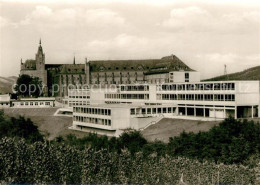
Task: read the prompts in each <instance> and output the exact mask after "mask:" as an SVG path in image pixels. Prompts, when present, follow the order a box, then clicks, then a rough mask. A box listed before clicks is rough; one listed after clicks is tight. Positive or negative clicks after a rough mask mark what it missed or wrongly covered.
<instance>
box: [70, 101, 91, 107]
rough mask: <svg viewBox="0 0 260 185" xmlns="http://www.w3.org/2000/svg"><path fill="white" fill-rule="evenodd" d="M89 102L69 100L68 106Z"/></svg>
mask: <svg viewBox="0 0 260 185" xmlns="http://www.w3.org/2000/svg"><path fill="white" fill-rule="evenodd" d="M88 104H89V102H86V101H70V102H69V107H73V106H75V105H88Z"/></svg>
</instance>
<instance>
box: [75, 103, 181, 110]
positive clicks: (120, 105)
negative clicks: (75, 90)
mask: <svg viewBox="0 0 260 185" xmlns="http://www.w3.org/2000/svg"><path fill="white" fill-rule="evenodd" d="M175 106H177V104H163V105H141V104H92V105H76V106H74V107H83V108H104V109H106V108H107V109H109V108H127V109H130V108H157V107H159V108H160V107H175Z"/></svg>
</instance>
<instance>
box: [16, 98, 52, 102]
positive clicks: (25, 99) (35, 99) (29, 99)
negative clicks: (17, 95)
mask: <svg viewBox="0 0 260 185" xmlns="http://www.w3.org/2000/svg"><path fill="white" fill-rule="evenodd" d="M14 101H15V102H17V101H55V98H52V97H40V98H21V99H20V100H14Z"/></svg>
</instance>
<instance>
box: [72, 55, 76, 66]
mask: <svg viewBox="0 0 260 185" xmlns="http://www.w3.org/2000/svg"><path fill="white" fill-rule="evenodd" d="M73 64H74V65H75V64H76V62H75V55H74V59H73Z"/></svg>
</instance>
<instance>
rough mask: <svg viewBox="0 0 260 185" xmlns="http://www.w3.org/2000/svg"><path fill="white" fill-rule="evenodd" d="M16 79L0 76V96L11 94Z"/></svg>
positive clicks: (14, 77)
mask: <svg viewBox="0 0 260 185" xmlns="http://www.w3.org/2000/svg"><path fill="white" fill-rule="evenodd" d="M17 78H18V77H16V76H10V77H1V76H0V94H7V93H12V92H13V91H12V86H13V84H15V83H16V80H17Z"/></svg>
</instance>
